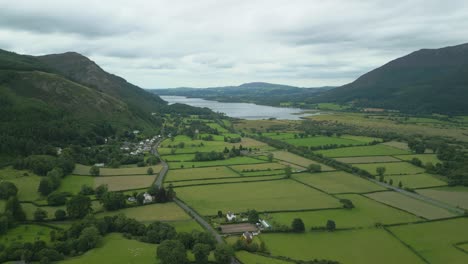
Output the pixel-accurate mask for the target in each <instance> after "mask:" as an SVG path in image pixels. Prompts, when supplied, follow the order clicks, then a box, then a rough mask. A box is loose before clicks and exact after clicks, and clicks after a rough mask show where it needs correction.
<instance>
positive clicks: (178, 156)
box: [161, 154, 195, 161]
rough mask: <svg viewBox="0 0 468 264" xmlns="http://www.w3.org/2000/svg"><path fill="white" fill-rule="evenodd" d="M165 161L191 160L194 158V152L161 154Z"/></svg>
mask: <svg viewBox="0 0 468 264" xmlns="http://www.w3.org/2000/svg"><path fill="white" fill-rule="evenodd" d="M161 158H162V159H164V160H165V161H192V160H193V159H194V158H195V154H176V155H166V156H162V157H161Z"/></svg>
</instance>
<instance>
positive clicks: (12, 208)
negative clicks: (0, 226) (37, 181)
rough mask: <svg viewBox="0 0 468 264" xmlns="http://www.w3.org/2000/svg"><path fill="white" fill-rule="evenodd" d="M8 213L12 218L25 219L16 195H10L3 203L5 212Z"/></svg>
mask: <svg viewBox="0 0 468 264" xmlns="http://www.w3.org/2000/svg"><path fill="white" fill-rule="evenodd" d="M8 212H9V213H10V214H11V216H12V217H13V219H14V220H16V221H19V222H21V221H24V220H26V214H25V213H24V211H23V207H21V204H20V202H19V200H18V197H17V196H11V197H10V198H8V201H7V202H6V204H5V213H8Z"/></svg>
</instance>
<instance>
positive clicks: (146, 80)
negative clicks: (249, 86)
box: [0, 0, 468, 87]
mask: <svg viewBox="0 0 468 264" xmlns="http://www.w3.org/2000/svg"><path fill="white" fill-rule="evenodd" d="M466 17H468V3H467V2H466V1H462V0H451V1H436V0H432V1H430V0H426V1H423V0H407V1H398V2H395V1H383V0H382V1H357V0H354V1H351V0H341V1H340V0H327V1H314V0H303V1H298V0H296V1H283V0H278V1H276V0H268V1H254V0H250V1H248V0H237V1H234V0H224V1H220V0H211V1H205V0H200V1H182V0H172V1H150V0H148V1H142V0H138V1H123V0H118V1H117V0H115V1H110V0H106V1H89V0H88V1H83V0H82V1H50V0H49V1H46V0H42V1H34V0H30V1H25V0H16V1H13V2H12V1H3V0H0V45H1V46H0V48H5V49H8V50H12V51H15V52H19V53H26V54H34V55H42V54H47V53H60V52H65V51H77V52H80V53H82V54H84V55H86V56H89V57H90V58H91V59H93V60H94V61H96V62H97V63H98V64H99V65H101V66H102V67H103V68H104V69H106V70H107V71H109V72H112V73H115V74H118V75H121V76H122V77H124V78H126V79H127V80H129V81H130V82H132V83H135V84H137V85H140V86H142V87H176V86H195V87H207V86H218V85H235V84H240V83H243V82H250V81H267V82H277V83H283V84H290V85H298V86H303V87H312V86H321V85H340V84H344V83H346V82H349V81H352V80H354V79H355V78H357V77H358V76H359V75H361V74H363V73H365V72H367V71H369V70H371V69H373V68H375V67H378V66H380V65H382V64H384V63H386V62H388V61H389V60H391V59H394V58H396V57H400V56H402V55H405V54H407V53H409V52H411V51H414V50H417V49H420V48H437V47H443V46H447V45H456V44H460V43H464V42H467V37H466V36H468V20H467V19H466Z"/></svg>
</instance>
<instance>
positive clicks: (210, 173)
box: [165, 166, 239, 182]
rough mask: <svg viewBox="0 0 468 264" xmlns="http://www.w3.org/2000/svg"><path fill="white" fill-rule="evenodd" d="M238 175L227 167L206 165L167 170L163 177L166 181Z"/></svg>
mask: <svg viewBox="0 0 468 264" xmlns="http://www.w3.org/2000/svg"><path fill="white" fill-rule="evenodd" d="M227 177H239V174H238V173H236V172H234V171H232V170H231V169H229V168H228V167H225V166H219V167H206V168H193V169H192V168H190V169H180V170H169V172H168V173H167V176H166V178H165V181H166V182H171V181H186V180H199V179H212V178H227Z"/></svg>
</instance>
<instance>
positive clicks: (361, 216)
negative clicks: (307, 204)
mask: <svg viewBox="0 0 468 264" xmlns="http://www.w3.org/2000/svg"><path fill="white" fill-rule="evenodd" d="M338 198H340V199H349V200H351V201H352V202H353V204H354V206H355V208H353V209H351V210H349V209H335V210H321V211H308V212H290V213H272V214H268V217H267V219H269V220H268V221H271V222H276V223H278V224H283V225H287V226H290V225H291V223H292V220H293V219H294V218H301V219H302V220H303V221H304V224H305V227H306V230H309V229H310V228H311V227H312V226H325V224H326V222H327V220H329V219H332V220H334V221H335V223H336V226H337V228H355V227H374V226H375V224H376V223H382V224H397V223H410V222H416V221H420V220H422V219H421V218H419V217H417V216H414V215H412V214H409V213H407V212H404V211H401V210H398V209H395V208H392V207H390V206H387V205H385V204H381V203H379V202H376V201H374V200H371V199H369V198H367V197H364V196H362V195H358V194H342V195H338Z"/></svg>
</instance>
